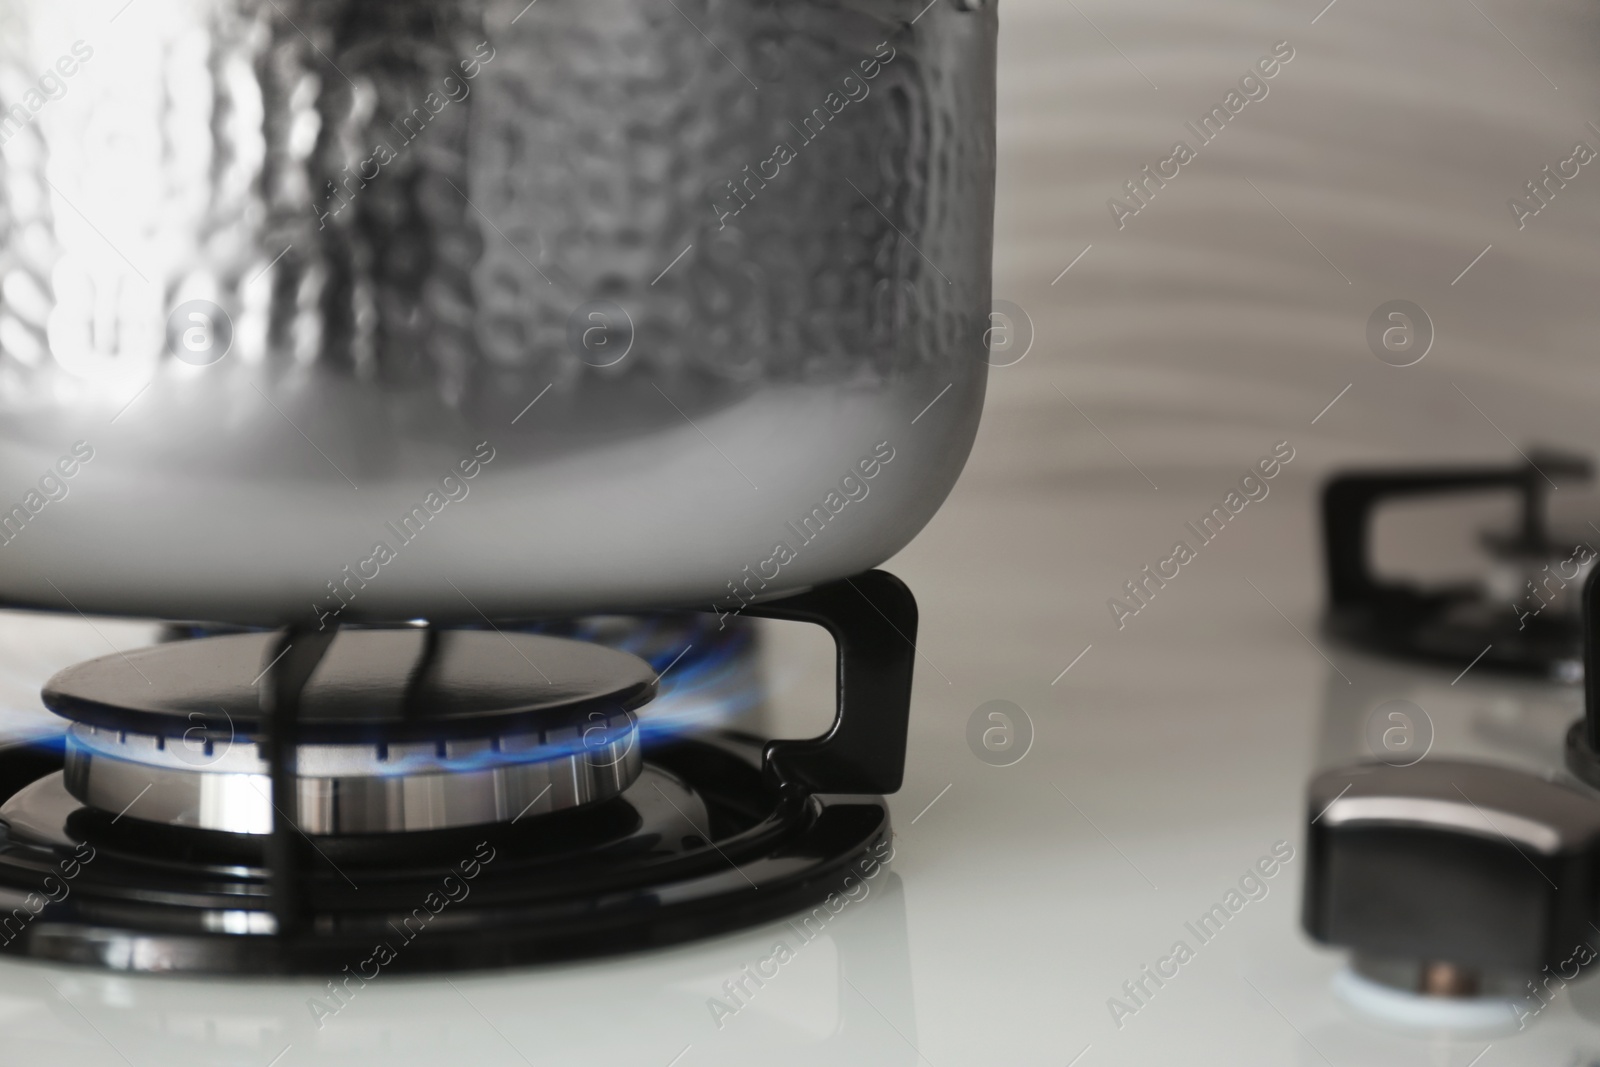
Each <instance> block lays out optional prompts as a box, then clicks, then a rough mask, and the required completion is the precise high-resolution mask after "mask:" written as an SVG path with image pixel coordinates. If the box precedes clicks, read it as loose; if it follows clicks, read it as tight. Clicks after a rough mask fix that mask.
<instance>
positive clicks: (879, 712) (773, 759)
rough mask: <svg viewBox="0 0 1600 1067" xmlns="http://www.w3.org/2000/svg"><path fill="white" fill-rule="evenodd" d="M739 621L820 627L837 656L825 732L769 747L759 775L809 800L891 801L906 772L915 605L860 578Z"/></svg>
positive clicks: (871, 574)
mask: <svg viewBox="0 0 1600 1067" xmlns="http://www.w3.org/2000/svg"><path fill="white" fill-rule="evenodd" d="M742 614H745V615H752V616H757V617H760V618H768V619H794V620H797V621H800V622H811V623H816V624H817V625H819V626H821V627H823V628H824V629H826V630H827V631H828V633H829V634H831V635H832V636H833V640H834V644H835V645H836V646H837V647H838V650H839V658H838V664H839V689H838V712H837V714H836V716H835V718H834V721H833V727H832V728H831V729H830V730H829V731H828V732H827V733H826V734H824V735H822V736H821V737H816V738H812V739H810V740H807V741H773V742H771V743H769V744H768V745H767V748H766V754H765V755H766V771H767V774H768V775H770V776H772V777H773V778H775V780H776V781H777V782H778V783H779V784H780V785H782V786H787V787H800V788H802V789H804V790H806V791H808V792H812V793H893V792H895V791H896V790H898V789H899V788H900V782H901V779H902V778H903V777H904V776H905V766H906V728H907V726H908V724H909V722H910V718H911V675H912V668H913V667H914V666H915V663H916V640H917V602H916V599H915V598H913V597H912V595H911V590H909V589H907V588H906V586H905V583H904V582H902V581H901V580H900V579H898V578H896V577H895V576H894V575H892V574H889V573H888V572H887V571H867V572H865V573H864V574H858V575H856V576H855V577H854V578H846V579H844V580H843V581H838V582H829V583H828V584H827V585H819V586H817V587H816V588H815V589H812V590H810V591H809V592H805V593H798V594H796V595H794V596H790V597H784V598H783V599H782V600H772V601H768V602H766V603H757V604H751V605H749V606H748V607H746V608H745V609H744V611H743V612H742Z"/></svg>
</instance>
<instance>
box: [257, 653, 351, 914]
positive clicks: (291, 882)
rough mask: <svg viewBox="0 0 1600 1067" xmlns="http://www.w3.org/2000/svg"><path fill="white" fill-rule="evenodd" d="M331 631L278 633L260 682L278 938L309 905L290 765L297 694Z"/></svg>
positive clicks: (271, 896) (295, 777) (270, 878)
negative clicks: (268, 784)
mask: <svg viewBox="0 0 1600 1067" xmlns="http://www.w3.org/2000/svg"><path fill="white" fill-rule="evenodd" d="M337 632H338V627H337V626H331V627H329V628H328V629H326V630H313V629H311V628H309V627H304V626H290V627H287V628H285V629H284V631H283V633H282V635H281V636H280V637H279V639H278V643H277V645H276V646H275V647H274V648H273V650H272V654H273V659H272V661H271V663H270V665H269V666H268V667H267V671H266V677H264V678H263V679H262V683H263V684H262V690H261V710H262V712H263V714H262V724H263V727H264V736H263V738H262V741H263V746H264V748H265V749H266V753H265V755H266V762H267V771H268V773H269V774H270V776H271V781H272V811H273V814H272V833H271V834H270V835H268V837H267V841H266V865H267V895H268V896H267V899H268V903H269V906H270V907H271V910H272V917H273V919H274V920H275V921H276V923H277V932H278V936H279V937H280V938H283V939H285V940H290V939H293V938H294V937H295V936H296V935H298V934H301V933H302V932H303V931H304V927H305V925H306V918H307V916H308V915H309V904H308V902H307V901H306V900H305V899H304V898H303V894H304V888H303V884H302V882H301V880H300V869H301V867H302V866H303V860H304V858H305V857H304V852H305V844H304V838H303V835H302V834H301V831H300V810H299V807H300V806H299V790H298V785H299V780H300V778H299V773H298V770H297V768H296V765H295V745H296V743H297V732H298V731H297V725H298V721H299V717H300V694H301V693H302V692H303V691H304V690H305V687H306V683H307V682H308V681H310V679H311V672H312V671H314V670H316V669H317V664H318V663H321V662H322V657H323V656H325V655H327V652H328V647H329V646H330V645H332V644H333V638H334V635H335V634H336V633H337Z"/></svg>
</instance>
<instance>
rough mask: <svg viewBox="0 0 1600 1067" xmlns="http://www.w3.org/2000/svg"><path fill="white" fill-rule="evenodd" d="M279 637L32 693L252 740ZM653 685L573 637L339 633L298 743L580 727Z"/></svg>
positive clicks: (639, 698) (177, 732)
mask: <svg viewBox="0 0 1600 1067" xmlns="http://www.w3.org/2000/svg"><path fill="white" fill-rule="evenodd" d="M277 641H278V636H277V635H276V634H274V633H248V634H230V635H228V636H225V637H207V638H202V639H199V640H194V641H178V642H173V643H171V644H165V645H157V646H155V647H153V648H146V649H140V650H139V651H137V652H129V653H127V654H126V655H123V654H120V653H119V654H116V655H110V656H102V657H100V658H99V659H94V660H89V661H88V662H86V663H79V664H77V665H75V666H72V667H68V668H67V669H65V670H63V671H61V672H59V673H58V674H56V676H55V677H53V678H51V679H50V681H49V682H48V683H47V684H46V685H45V688H44V702H45V705H46V706H47V707H48V708H49V709H50V710H51V711H53V712H55V713H56V714H58V715H61V716H63V717H65V718H68V719H72V720H74V721H76V722H82V723H89V724H91V725H94V726H101V727H106V728H109V729H113V730H126V731H129V732H134V733H143V734H153V735H158V736H165V737H182V736H185V735H187V736H189V737H191V738H193V737H195V736H197V733H198V734H200V735H204V736H230V737H231V736H233V735H235V734H238V735H245V736H258V735H260V734H261V732H262V728H261V718H262V713H261V703H262V690H263V687H264V686H265V685H266V684H267V678H266V677H265V675H266V672H267V669H268V666H269V663H270V660H271V658H272V656H273V654H274V649H275V648H276V643H277ZM655 695H656V683H655V672H654V671H653V670H652V669H651V667H650V665H649V664H648V663H646V662H645V661H644V660H642V659H640V658H639V657H637V656H634V655H631V654H629V653H627V652H620V651H617V650H615V649H611V648H605V647H603V646H600V645H595V644H590V643H588V642H584V641H573V640H569V639H566V638H559V637H545V636H540V635H534V634H522V633H499V632H493V633H491V632H489V631H476V630H445V631H440V630H422V629H413V630H345V631H342V632H341V633H340V634H339V636H338V637H336V638H335V639H334V641H333V644H332V647H330V648H329V650H328V653H327V655H326V657H325V658H324V659H323V660H322V662H321V663H320V664H318V666H317V669H316V671H315V673H313V674H312V676H311V680H310V682H309V683H308V685H307V686H306V689H305V691H304V694H303V695H302V698H301V705H300V717H299V725H298V729H297V732H298V735H299V739H300V742H301V743H303V744H351V743H360V742H366V741H374V740H381V741H394V742H402V741H449V740H463V739H478V738H487V737H498V736H503V735H506V734H515V733H523V732H527V731H530V730H549V729H554V728H559V727H562V726H566V725H572V726H582V725H585V724H587V722H588V720H589V718H590V716H591V714H592V713H594V712H600V713H602V714H606V715H611V714H614V713H616V712H617V711H619V710H628V711H631V710H633V709H634V708H637V707H639V706H641V705H643V704H645V703H648V702H649V701H650V700H651V699H652V698H653V697H654V696H655Z"/></svg>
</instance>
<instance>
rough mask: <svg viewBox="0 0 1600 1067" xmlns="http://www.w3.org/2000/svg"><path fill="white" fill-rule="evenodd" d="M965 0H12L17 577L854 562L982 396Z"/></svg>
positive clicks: (253, 615) (429, 580)
mask: <svg viewBox="0 0 1600 1067" xmlns="http://www.w3.org/2000/svg"><path fill="white" fill-rule="evenodd" d="M995 25H996V24H995V13H994V10H993V5H992V4H990V3H985V2H983V0H931V2H930V0H535V2H533V3H527V0H386V2H378V0H131V2H129V0H74V2H73V3H62V2H61V0H0V602H3V603H4V604H7V605H11V606H26V607H39V608H48V609H59V610H72V609H77V610H81V611H84V612H90V613H94V612H105V613H127V614H138V615H154V616H162V617H170V618H188V619H208V620H219V621H230V622H239V623H261V624H277V623H284V622H290V621H302V622H304V621H308V620H321V621H322V622H323V623H327V622H329V621H332V620H337V621H340V622H350V621H393V620H399V619H407V618H413V617H427V618H429V619H433V620H438V621H450V620H462V619H477V618H479V617H480V616H489V617H494V618H500V617H511V616H527V615H536V614H554V613H577V612H589V611H597V610H604V609H609V608H622V607H626V608H646V607H654V606H668V605H687V604H695V605H705V604H709V603H711V602H712V601H717V602H721V603H726V604H731V605H735V606H736V605H737V604H738V603H739V602H741V601H744V600H749V599H752V598H754V597H756V596H768V595H773V594H776V593H779V592H784V591H792V590H796V589H799V588H803V587H806V586H809V585H813V584H816V583H819V582H822V581H826V580H830V579H834V578H838V577H840V576H843V575H848V574H851V573H854V572H857V571H860V570H863V569H865V568H868V567H871V566H873V565H875V564H877V563H879V562H881V561H883V560H884V559H886V558H887V557H888V556H889V555H891V554H892V553H894V552H895V551H896V550H898V549H899V548H900V547H901V546H903V545H904V544H905V543H906V542H907V541H909V540H910V539H911V537H912V536H913V535H914V534H915V533H916V532H917V531H918V530H919V529H920V528H921V527H922V526H923V524H924V523H925V522H926V521H927V520H928V518H929V517H930V516H931V515H932V513H933V512H934V510H935V509H936V508H937V507H938V506H939V504H940V503H941V501H942V500H943V498H944V497H945V495H946V494H947V492H948V491H949V489H950V487H951V485H952V484H953V483H954V481H955V479H956V476H957V474H958V473H959V472H960V469H961V467H962V464H963V463H964V461H965V459H966V456H967V453H968V450H969V448H970V446H971V443H972V439H973V435H974V433H975V431H976V427H977V422H978V415H979V410H980V408H981V405H982V400H983V390H984V379H985V371H986V362H985V348H984V330H985V327H986V326H987V324H988V312H989V277H990V245H991V227H992V214H993V195H994V187H993V178H994V108H995V103H994V76H995V66H994V63H995V60H994V48H995Z"/></svg>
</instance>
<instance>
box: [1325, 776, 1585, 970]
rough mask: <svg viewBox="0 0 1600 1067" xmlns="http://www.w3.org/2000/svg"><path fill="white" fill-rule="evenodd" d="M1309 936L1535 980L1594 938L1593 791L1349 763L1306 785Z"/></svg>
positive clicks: (1430, 964)
mask: <svg viewBox="0 0 1600 1067" xmlns="http://www.w3.org/2000/svg"><path fill="white" fill-rule="evenodd" d="M1308 809H1309V810H1308V818H1309V820H1310V825H1309V828H1308V833H1307V856H1308V859H1307V871H1306V882H1305V907H1304V913H1303V916H1302V920H1303V922H1304V925H1305V929H1306V931H1307V933H1309V934H1310V935H1311V936H1312V937H1313V938H1315V939H1316V940H1318V941H1321V942H1323V943H1325V944H1329V945H1338V946H1341V947H1344V948H1349V949H1351V950H1353V951H1355V952H1356V953H1357V954H1359V955H1361V956H1363V957H1366V958H1371V959H1378V960H1386V961H1396V962H1400V961H1404V962H1410V963H1415V964H1416V965H1417V966H1418V969H1419V970H1418V975H1419V988H1424V989H1426V987H1427V984H1428V980H1427V976H1429V975H1433V976H1437V975H1439V974H1441V973H1466V974H1474V973H1480V972H1491V973H1497V974H1508V973H1510V974H1526V975H1531V974H1536V973H1537V972H1539V971H1540V970H1541V969H1543V968H1544V967H1545V966H1547V965H1548V966H1551V967H1558V966H1561V965H1563V963H1564V961H1569V960H1570V959H1571V958H1572V956H1573V952H1574V949H1575V948H1576V947H1577V946H1579V945H1584V944H1592V943H1593V940H1594V938H1595V936H1596V935H1595V930H1594V927H1592V926H1591V925H1590V923H1591V922H1592V921H1593V920H1594V919H1595V917H1596V908H1595V892H1596V870H1597V859H1600V797H1596V796H1595V795H1593V794H1591V793H1589V792H1586V791H1582V790H1580V789H1578V788H1575V787H1569V786H1566V785H1562V784H1560V783H1558V782H1552V781H1547V780H1546V779H1543V778H1539V777H1536V776H1534V775H1531V774H1527V773H1525V772H1522V771H1516V770H1511V769H1509V768H1505V767H1496V766H1490V765H1487V764H1479V763H1467V762H1456V761H1448V760H1424V761H1423V762H1421V763H1418V764H1416V765H1414V766H1410V767H1390V766H1387V765H1385V764H1361V765H1358V766H1354V767H1346V768H1341V769H1338V770H1332V771H1328V772H1325V773H1323V774H1321V775H1319V776H1318V777H1316V778H1315V779H1314V780H1313V781H1312V783H1311V789H1310V796H1309V805H1308Z"/></svg>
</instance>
